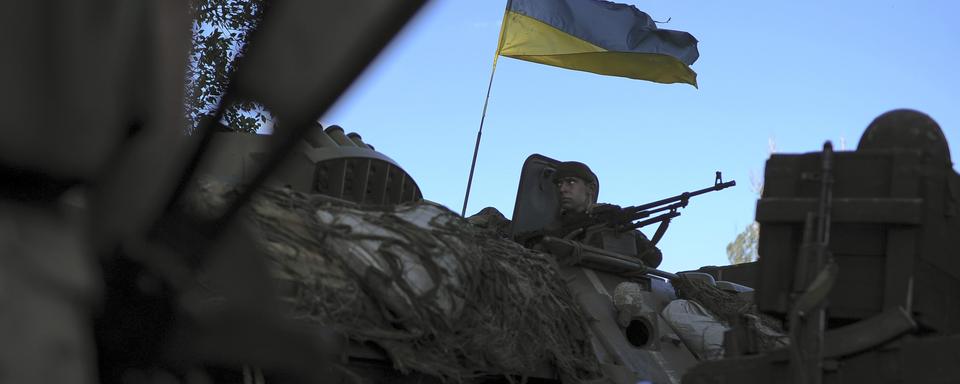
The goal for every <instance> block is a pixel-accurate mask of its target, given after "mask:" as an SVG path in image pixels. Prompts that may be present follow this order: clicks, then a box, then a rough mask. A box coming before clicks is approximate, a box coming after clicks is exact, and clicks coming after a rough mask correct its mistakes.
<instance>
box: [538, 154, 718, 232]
mask: <svg viewBox="0 0 960 384" xmlns="http://www.w3.org/2000/svg"><path fill="white" fill-rule="evenodd" d="M735 185H737V182H736V180H730V181H727V182H724V181H723V175H722V174H721V173H720V171H717V173H716V178H715V179H714V182H713V185H712V186H710V187H707V188H703V189H699V190H696V191H693V192H683V193H681V194H679V195H675V196H671V197H668V198H665V199H661V200H657V201H653V202H650V203H646V204H641V205H635V206H630V207H624V208H621V207H619V206H616V205H612V204H603V205H599V206H597V207H595V208H594V209H593V211H592V212H590V213H589V214H584V215H582V217H577V218H574V219H573V220H567V222H566V223H564V225H563V226H561V227H560V229H559V230H556V231H550V233H548V234H551V235H556V236H560V237H563V238H566V239H575V238H579V237H581V236H582V235H583V234H588V233H591V232H594V231H597V230H600V229H604V228H610V229H613V230H614V231H617V232H623V231H628V230H632V229H638V228H642V227H645V226H647V225H650V224H654V223H660V226H659V227H657V231H656V232H655V233H654V235H653V238H651V239H650V241H651V243H653V244H654V245H656V244H657V242H659V241H660V239H661V238H662V237H663V234H664V233H665V232H666V231H667V228H668V227H669V226H670V220H672V219H673V218H675V217H677V216H680V212H679V211H678V210H679V209H680V208H684V207H686V206H687V204H688V203H689V202H690V198H691V197H694V196H699V195H702V194H705V193H710V192H714V191H719V190H722V189H725V188H729V187H732V186H735ZM652 215H656V216H653V217H651V216H652Z"/></svg>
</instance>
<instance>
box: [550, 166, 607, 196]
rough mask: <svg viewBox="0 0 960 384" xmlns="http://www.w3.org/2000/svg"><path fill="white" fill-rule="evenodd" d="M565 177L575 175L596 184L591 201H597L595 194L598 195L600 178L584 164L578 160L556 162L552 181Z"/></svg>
mask: <svg viewBox="0 0 960 384" xmlns="http://www.w3.org/2000/svg"><path fill="white" fill-rule="evenodd" d="M565 177H576V178H578V179H580V180H583V181H585V182H587V183H591V182H592V183H593V185H594V186H596V193H594V195H593V203H596V202H597V196H599V195H600V179H598V178H597V175H596V174H595V173H593V171H591V170H590V167H588V166H587V165H586V164H584V163H581V162H579V161H564V162H560V163H557V169H556V171H554V173H553V182H554V183H556V182H557V181H559V180H560V179H562V178H565Z"/></svg>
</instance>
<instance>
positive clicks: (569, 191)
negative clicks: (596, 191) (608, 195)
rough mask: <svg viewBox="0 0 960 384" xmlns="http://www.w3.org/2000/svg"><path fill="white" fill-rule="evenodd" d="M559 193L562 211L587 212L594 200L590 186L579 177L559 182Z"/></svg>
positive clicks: (563, 179)
mask: <svg viewBox="0 0 960 384" xmlns="http://www.w3.org/2000/svg"><path fill="white" fill-rule="evenodd" d="M557 191H558V193H559V194H560V196H559V197H560V210H562V211H567V212H583V211H586V210H587V207H589V206H590V203H592V200H593V199H592V198H591V195H592V193H591V192H592V191H591V188H590V186H589V185H588V184H587V183H586V182H584V181H583V180H581V179H580V178H577V177H564V178H562V179H560V180H558V181H557Z"/></svg>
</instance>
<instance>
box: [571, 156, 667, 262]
mask: <svg viewBox="0 0 960 384" xmlns="http://www.w3.org/2000/svg"><path fill="white" fill-rule="evenodd" d="M571 177H573V178H578V179H580V180H582V181H584V183H586V184H588V185H590V186H591V187H593V189H594V194H593V196H592V204H589V205H588V206H587V207H586V209H585V210H584V211H579V210H564V209H563V208H561V212H560V227H561V228H563V227H569V224H572V223H577V222H587V221H589V217H590V215H591V214H593V213H597V212H598V211H602V210H605V209H606V210H615V209H619V208H620V207H618V206H615V205H611V204H597V202H596V199H597V193H598V192H599V189H600V182H599V179H598V178H597V175H596V174H594V173H593V171H591V170H590V168H589V167H588V166H587V165H586V164H583V163H580V162H576V161H568V162H562V163H560V164H558V165H557V169H556V172H555V173H554V175H553V179H554V182H558V181H560V180H562V179H564V178H571ZM564 235H566V234H564ZM572 240H577V241H580V242H582V243H584V244H587V245H590V246H594V247H597V248H601V249H605V250H608V251H613V252H617V253H621V254H625V255H627V256H634V257H637V258H639V259H640V260H642V261H643V263H644V264H645V265H646V266H648V267H651V268H656V267H657V266H659V265H660V262H661V261H663V254H662V253H661V252H660V249H658V248H657V247H656V246H655V245H654V244H653V243H652V242H651V241H650V240H649V239H648V238H647V237H646V236H645V235H644V234H643V233H642V232H640V231H638V230H630V231H626V232H617V231H615V230H613V229H610V228H605V229H602V230H599V231H597V232H595V233H590V234H584V235H583V236H581V237H580V238H574V239H572Z"/></svg>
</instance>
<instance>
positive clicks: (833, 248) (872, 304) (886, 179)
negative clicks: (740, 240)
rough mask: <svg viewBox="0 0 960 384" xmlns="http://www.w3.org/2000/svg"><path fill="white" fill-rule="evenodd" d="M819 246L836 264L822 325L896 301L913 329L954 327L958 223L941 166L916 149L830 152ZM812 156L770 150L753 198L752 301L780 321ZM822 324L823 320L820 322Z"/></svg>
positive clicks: (814, 169) (959, 283)
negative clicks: (756, 234)
mask: <svg viewBox="0 0 960 384" xmlns="http://www.w3.org/2000/svg"><path fill="white" fill-rule="evenodd" d="M833 156H834V160H833V171H832V178H831V179H832V188H831V189H832V204H831V212H830V215H829V217H830V230H829V246H828V248H827V249H828V250H829V251H830V253H831V254H832V257H833V260H834V261H835V262H836V264H837V266H838V267H839V273H838V275H837V280H836V282H835V284H834V286H833V288H832V289H831V291H830V293H829V295H828V297H827V308H828V310H827V316H828V319H829V324H830V325H840V324H845V323H850V322H852V321H856V320H860V319H864V318H867V317H871V316H873V315H875V314H878V313H879V312H881V311H882V310H884V309H886V308H891V307H902V308H904V309H906V310H907V311H909V312H911V313H912V314H913V315H914V318H915V319H916V320H917V322H918V323H919V324H921V325H922V326H925V327H928V328H930V329H933V330H937V331H941V332H955V331H957V330H960V263H958V262H960V254H958V251H960V246H958V242H960V226H958V225H957V224H958V218H957V217H956V207H955V206H952V205H951V204H952V202H953V199H954V198H953V195H952V191H950V184H951V182H952V181H951V178H955V177H956V175H955V173H953V171H952V170H951V169H949V167H945V166H944V165H943V164H942V163H937V162H935V161H932V160H931V159H929V157H927V156H924V155H923V154H922V153H921V152H919V151H910V150H896V151H892V150H886V151H879V150H878V151H857V152H836V153H834V154H833ZM821 157H822V154H821V153H820V152H815V153H807V154H801V155H773V156H771V158H770V159H769V160H768V161H767V166H766V173H765V180H764V190H763V195H762V198H761V199H760V200H759V201H758V203H757V216H756V218H757V221H758V222H759V223H760V239H759V249H758V251H759V255H760V260H759V263H758V266H759V270H758V276H757V292H756V296H755V297H756V302H757V305H758V308H759V309H760V310H761V311H764V312H767V313H770V314H774V315H776V316H780V317H783V316H785V314H786V313H787V312H788V311H789V309H790V305H791V303H792V301H793V300H794V299H795V298H796V295H797V294H798V292H799V291H802V289H803V287H801V286H799V285H800V284H796V281H797V280H798V277H797V276H795V274H796V273H797V272H795V271H796V270H799V269H802V268H798V266H800V265H802V263H803V261H802V260H798V257H799V256H798V255H801V254H803V253H802V252H801V247H802V243H803V235H804V223H805V220H806V217H807V215H808V214H809V213H814V214H815V213H816V212H817V210H818V207H819V201H820V196H821V187H822V182H821V179H822V171H821V164H822V163H821ZM828 326H829V325H828Z"/></svg>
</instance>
